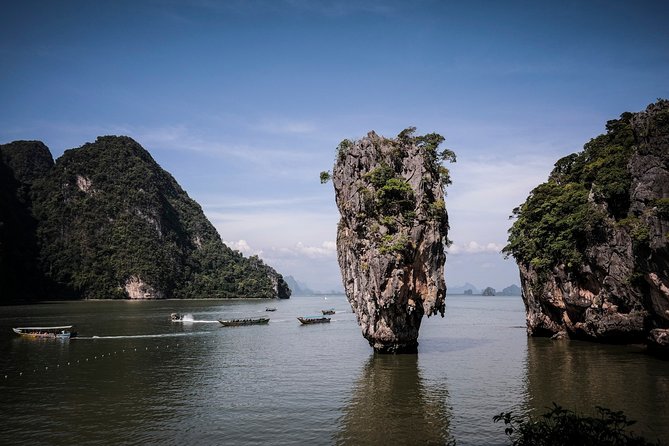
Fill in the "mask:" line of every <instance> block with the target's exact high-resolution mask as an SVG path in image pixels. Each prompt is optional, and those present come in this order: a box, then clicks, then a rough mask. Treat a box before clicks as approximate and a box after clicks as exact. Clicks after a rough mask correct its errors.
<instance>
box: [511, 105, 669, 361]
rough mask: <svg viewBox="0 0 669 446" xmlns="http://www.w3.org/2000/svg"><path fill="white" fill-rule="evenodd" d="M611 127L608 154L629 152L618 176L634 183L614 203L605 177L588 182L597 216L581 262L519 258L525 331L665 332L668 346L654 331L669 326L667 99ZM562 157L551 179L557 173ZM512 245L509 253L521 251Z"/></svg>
mask: <svg viewBox="0 0 669 446" xmlns="http://www.w3.org/2000/svg"><path fill="white" fill-rule="evenodd" d="M607 128H608V129H609V133H608V134H607V135H602V136H601V137H599V139H600V140H602V139H603V140H606V141H608V142H607V144H608V146H607V147H612V149H611V152H609V153H614V152H615V153H617V152H625V153H627V155H626V157H625V158H624V160H623V161H625V162H623V163H622V164H621V165H622V166H623V171H622V172H620V173H619V174H618V175H617V177H619V178H620V177H626V178H628V181H627V183H626V184H628V185H629V187H628V188H626V189H622V192H619V195H618V196H617V198H616V199H615V201H613V202H612V200H610V199H606V198H605V197H604V198H602V190H604V189H605V186H604V187H602V184H603V180H600V182H599V184H598V182H597V181H594V182H592V184H589V186H590V190H589V194H588V198H587V205H588V206H589V209H590V212H591V213H592V215H597V216H598V217H597V218H598V219H599V220H597V225H596V227H594V228H592V231H591V233H590V237H589V239H588V241H587V246H581V247H579V248H580V249H581V250H582V253H583V256H582V261H581V262H579V263H578V264H576V265H569V264H568V263H567V262H557V263H555V264H553V265H551V266H550V267H549V268H545V267H544V268H542V267H541V266H538V265H537V263H538V262H537V261H536V260H535V261H528V259H520V260H519V258H518V257H516V260H518V264H519V268H520V276H521V282H522V288H523V299H524V301H525V306H526V309H527V329H528V333H529V334H531V335H538V336H545V335H549V336H554V335H556V334H559V336H569V337H573V338H582V339H589V340H597V341H607V342H609V341H610V342H636V341H642V340H648V341H649V342H650V343H656V344H657V343H658V342H659V341H657V340H658V339H660V340H663V341H662V342H664V343H665V348H666V338H665V337H664V335H663V336H659V335H658V333H661V332H662V333H664V331H657V330H655V331H652V330H653V329H666V328H669V247H668V243H669V102H668V101H659V102H658V103H655V104H652V105H650V106H649V107H648V108H647V110H646V111H644V112H641V113H637V114H634V115H632V114H623V115H622V116H621V120H619V121H611V122H609V125H607ZM616 132H618V133H619V135H616ZM623 134H626V135H627V136H624V135H623ZM620 135H623V136H624V137H621V136H620ZM607 138H608V139H607ZM593 141H594V145H593V142H591V143H589V144H591V147H590V149H592V147H597V144H598V142H597V141H598V139H595V140H593ZM624 141H627V142H624ZM614 143H615V144H614ZM602 147H604V145H602ZM586 148H587V145H586ZM607 150H609V149H607ZM616 151H617V152H616ZM591 152H592V151H591ZM592 153H595V152H592ZM609 159H610V158H609ZM588 162H590V163H593V165H594V166H595V168H596V169H606V168H607V167H606V166H607V163H608V162H609V161H607V160H604V159H600V160H597V159H595V158H594V157H592V156H591V157H590V159H589V160H588ZM558 164H559V163H558ZM558 164H556V170H555V171H554V172H553V174H552V179H555V178H558V177H559V172H558V170H559V168H558ZM584 171H585V172H588V168H587V165H586V168H585V169H584ZM549 181H550V180H549ZM558 182H559V181H558ZM567 186H568V187H574V186H573V185H571V186H570V185H567ZM620 203H627V204H626V205H620ZM616 206H618V208H617V210H616ZM522 213H523V208H522V207H521V216H522ZM515 229H518V228H515ZM523 231H526V229H523ZM556 231H558V232H559V228H558V227H556ZM510 232H511V233H512V234H514V228H512V229H511V230H510ZM521 232H522V231H517V232H516V234H520V233H521ZM525 233H527V232H525ZM510 241H511V237H510ZM584 243H586V242H584ZM509 246H511V245H509ZM509 246H507V248H509ZM507 248H505V249H507ZM515 249H516V252H513V250H511V249H509V250H508V251H507V252H508V253H511V254H514V255H515V254H520V255H519V257H522V253H521V251H520V250H518V245H516V246H515ZM651 331H652V333H655V334H656V335H655V336H652V335H651V336H649V334H651Z"/></svg>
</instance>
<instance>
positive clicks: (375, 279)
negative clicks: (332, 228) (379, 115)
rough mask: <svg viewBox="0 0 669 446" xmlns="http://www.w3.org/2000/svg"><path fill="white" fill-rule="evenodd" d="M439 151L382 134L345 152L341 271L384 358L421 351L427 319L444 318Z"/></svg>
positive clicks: (339, 186)
mask: <svg viewBox="0 0 669 446" xmlns="http://www.w3.org/2000/svg"><path fill="white" fill-rule="evenodd" d="M439 138H441V137H439ZM441 140H443V139H440V140H439V142H441ZM437 145H438V143H437ZM435 150H436V146H435V145H432V146H429V145H427V146H426V145H425V144H423V143H421V142H420V141H418V140H416V138H412V137H410V134H405V135H404V137H403V136H402V134H400V136H398V138H397V139H387V138H383V137H381V136H378V135H376V134H375V133H374V132H370V133H369V134H368V135H367V136H366V137H364V138H362V139H361V140H359V141H355V142H351V141H348V140H345V141H343V142H342V144H340V146H339V152H338V155H337V160H336V163H335V167H334V171H333V175H332V179H333V182H334V187H335V194H336V201H337V206H338V207H339V212H340V213H341V220H340V222H339V226H338V231H337V255H338V260H339V266H340V268H341V272H342V278H343V284H344V289H345V290H346V295H347V298H348V300H349V302H350V304H351V307H352V308H353V310H354V312H355V314H356V316H357V318H358V323H359V324H360V326H361V328H362V334H363V336H364V337H365V338H366V339H367V340H368V341H369V343H370V345H371V346H372V347H373V348H374V349H375V350H376V351H378V352H390V353H396V352H414V351H416V348H417V345H418V342H417V340H418V331H419V328H420V323H421V319H422V317H423V315H425V314H426V315H428V316H430V315H436V314H438V313H440V314H441V316H442V317H443V315H444V308H445V304H444V298H445V294H446V284H445V281H444V262H445V253H444V248H445V244H446V243H447V232H448V216H447V214H446V210H445V205H444V191H443V188H444V186H445V185H446V184H447V183H448V182H449V181H448V171H447V170H446V169H444V168H443V167H441V166H440V165H439V163H438V162H437V161H436V156H435V153H436V152H435Z"/></svg>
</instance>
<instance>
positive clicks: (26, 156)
mask: <svg viewBox="0 0 669 446" xmlns="http://www.w3.org/2000/svg"><path fill="white" fill-rule="evenodd" d="M52 167H53V158H52V157H51V152H49V149H48V148H47V147H46V146H45V145H44V144H42V143H41V142H39V141H15V142H13V143H10V144H2V145H0V303H3V302H7V301H8V300H10V299H11V300H13V299H16V298H25V297H26V296H27V297H31V296H38V295H43V293H44V290H45V289H46V288H48V286H47V284H46V282H45V277H44V274H43V273H42V271H41V270H40V269H39V268H38V264H37V258H38V257H39V246H38V239H37V220H36V219H35V218H34V216H33V211H32V209H33V203H32V189H33V183H34V182H35V181H36V180H38V179H39V178H41V177H43V176H44V175H45V174H46V173H47V172H48V171H49V169H51V168H52Z"/></svg>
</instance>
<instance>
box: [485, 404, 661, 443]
mask: <svg viewBox="0 0 669 446" xmlns="http://www.w3.org/2000/svg"><path fill="white" fill-rule="evenodd" d="M597 411H598V416H594V417H591V416H587V415H582V414H578V413H575V412H573V411H571V410H568V409H563V408H562V407H560V406H558V405H557V404H555V403H553V407H552V408H551V409H549V410H548V412H546V413H544V414H543V415H541V416H540V417H538V418H534V417H527V418H524V417H521V416H517V415H513V413H512V412H502V413H500V414H499V415H496V416H495V417H493V420H494V421H495V422H496V423H497V422H498V421H504V425H505V426H506V427H505V429H504V432H505V433H506V435H507V436H508V437H509V439H510V440H511V444H512V445H513V446H581V445H582V446H590V445H598V446H647V445H659V444H660V442H659V441H657V442H655V443H651V442H649V441H647V440H646V439H644V438H643V437H640V436H638V435H636V434H634V433H633V432H627V431H626V429H627V428H628V427H630V426H632V425H633V424H634V423H636V422H635V421H632V420H628V419H627V417H626V416H625V415H624V414H623V412H621V411H618V412H614V411H612V410H609V409H606V408H604V407H599V406H597Z"/></svg>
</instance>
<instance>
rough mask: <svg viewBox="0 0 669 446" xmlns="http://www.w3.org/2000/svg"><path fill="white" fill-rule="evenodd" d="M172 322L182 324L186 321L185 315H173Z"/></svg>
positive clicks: (171, 315)
mask: <svg viewBox="0 0 669 446" xmlns="http://www.w3.org/2000/svg"><path fill="white" fill-rule="evenodd" d="M170 320H171V321H172V322H181V321H183V320H184V315H183V314H181V313H172V314H170Z"/></svg>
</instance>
